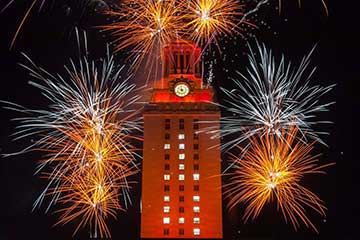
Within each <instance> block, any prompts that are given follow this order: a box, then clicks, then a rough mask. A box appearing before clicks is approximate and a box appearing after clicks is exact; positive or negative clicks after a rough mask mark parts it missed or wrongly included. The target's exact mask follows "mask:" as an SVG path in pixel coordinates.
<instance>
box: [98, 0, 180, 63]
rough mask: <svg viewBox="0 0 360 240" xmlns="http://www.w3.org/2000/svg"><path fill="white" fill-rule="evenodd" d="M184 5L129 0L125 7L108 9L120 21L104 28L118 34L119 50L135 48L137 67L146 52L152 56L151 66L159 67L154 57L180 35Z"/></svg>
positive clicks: (132, 49)
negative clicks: (119, 9)
mask: <svg viewBox="0 0 360 240" xmlns="http://www.w3.org/2000/svg"><path fill="white" fill-rule="evenodd" d="M181 8H182V5H181V4H180V3H178V1H175V0H165V1H159V0H150V1H148V0H141V1H136V2H133V1H125V2H124V3H123V4H122V9H121V11H119V12H116V11H108V12H107V14H108V15H111V16H114V17H118V18H119V20H120V21H117V22H115V23H113V24H110V25H107V26H104V27H102V28H103V29H104V30H105V31H111V32H112V34H113V35H114V36H115V37H116V40H115V44H116V47H115V49H116V50H117V51H119V50H122V49H126V48H129V49H131V50H130V51H131V55H132V56H135V59H137V61H136V62H137V63H138V64H137V65H136V67H138V66H139V64H140V63H141V62H142V61H143V60H144V58H145V57H146V56H152V57H153V58H148V60H147V61H146V63H147V67H149V69H152V68H154V67H156V66H153V65H154V64H156V61H154V58H155V59H156V58H158V57H159V56H160V55H161V54H160V51H161V49H162V47H163V46H164V45H166V44H168V43H170V42H171V41H173V40H175V39H176V38H177V36H178V30H179V26H180V21H181V19H182V16H181V15H180V10H181Z"/></svg>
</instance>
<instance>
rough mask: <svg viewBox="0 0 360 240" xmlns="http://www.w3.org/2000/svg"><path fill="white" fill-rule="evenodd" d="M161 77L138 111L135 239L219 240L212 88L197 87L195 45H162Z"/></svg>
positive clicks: (217, 152) (216, 114)
mask: <svg viewBox="0 0 360 240" xmlns="http://www.w3.org/2000/svg"><path fill="white" fill-rule="evenodd" d="M162 59H163V62H162V68H163V78H162V79H160V80H158V81H156V82H155V83H154V87H153V90H152V95H151V98H150V100H149V102H148V104H147V105H146V106H145V113H144V145H143V146H144V147H143V165H142V201H141V238H143V239H171V238H176V239H221V238H222V201H221V199H222V195H221V175H220V174H221V167H220V150H219V148H218V146H219V144H220V142H219V141H220V140H219V139H218V138H215V139H213V138H211V135H209V134H206V133H205V132H204V131H203V130H204V129H206V128H207V127H212V128H214V127H215V128H218V127H219V120H220V112H219V109H218V108H217V107H216V106H215V105H213V104H211V103H210V102H211V101H213V90H212V89H211V88H210V87H206V88H205V87H204V86H203V82H202V81H203V80H202V79H201V63H200V59H201V49H200V48H198V47H196V46H195V45H194V44H190V43H187V42H185V41H177V42H174V43H172V44H169V45H168V46H166V47H164V48H163V51H162Z"/></svg>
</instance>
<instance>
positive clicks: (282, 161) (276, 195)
mask: <svg viewBox="0 0 360 240" xmlns="http://www.w3.org/2000/svg"><path fill="white" fill-rule="evenodd" d="M297 131H298V130H297V128H296V127H294V128H293V129H292V130H291V131H290V132H291V133H290V134H287V135H286V141H282V140H281V139H280V138H278V137H277V136H276V135H257V136H252V137H251V138H250V143H251V144H250V147H249V149H247V151H246V152H245V154H244V157H243V158H239V157H237V156H235V155H233V161H234V165H233V170H234V171H233V172H232V173H228V174H227V175H229V176H230V177H231V178H230V183H228V184H225V186H224V187H225V189H226V190H225V191H224V195H225V196H226V198H228V199H229V202H228V207H229V209H232V208H234V207H235V206H236V205H238V204H239V203H244V204H245V205H246V209H245V213H244V216H243V219H244V220H245V221H248V220H249V219H252V220H254V219H255V218H257V217H258V215H259V214H260V213H261V211H262V209H263V208H264V206H265V205H266V204H268V203H270V202H273V201H275V202H276V205H277V210H278V211H280V212H281V213H282V215H283V217H284V219H285V221H286V222H287V223H288V222H290V223H291V224H292V226H293V227H294V228H295V230H297V229H298V228H299V227H300V223H301V222H302V223H304V224H305V225H306V226H307V227H311V228H312V229H314V230H315V231H316V232H317V229H316V227H315V225H314V224H313V223H312V222H311V220H310V219H309V217H308V216H307V213H308V211H307V210H308V209H312V210H314V211H316V212H318V213H319V214H320V215H321V216H323V217H325V210H326V208H325V206H324V205H323V201H322V200H321V199H320V198H319V197H317V196H316V195H315V194H314V193H313V192H311V191H310V190H308V189H307V188H305V187H303V186H302V185H301V181H302V179H303V178H304V177H305V176H306V175H308V174H315V173H325V172H324V171H323V168H325V167H328V166H330V165H333V163H330V164H326V165H320V164H319V163H318V160H317V158H318V157H319V155H316V156H312V155H311V151H312V150H313V145H314V143H315V142H313V143H311V144H304V143H303V142H302V141H296V140H297V137H296V134H297ZM240 150H242V149H241V148H240Z"/></svg>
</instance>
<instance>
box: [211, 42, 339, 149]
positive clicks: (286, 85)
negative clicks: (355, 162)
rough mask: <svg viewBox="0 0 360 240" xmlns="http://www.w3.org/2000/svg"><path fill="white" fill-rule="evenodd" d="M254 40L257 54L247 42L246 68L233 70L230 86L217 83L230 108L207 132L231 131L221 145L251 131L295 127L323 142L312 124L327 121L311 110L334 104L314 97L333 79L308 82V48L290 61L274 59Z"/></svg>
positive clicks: (231, 143) (230, 143)
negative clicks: (219, 127) (295, 62)
mask: <svg viewBox="0 0 360 240" xmlns="http://www.w3.org/2000/svg"><path fill="white" fill-rule="evenodd" d="M257 46H258V53H257V54H258V55H257V56H259V61H258V58H257V57H256V55H255V53H254V52H253V50H252V49H251V48H250V54H249V56H248V58H249V61H250V67H249V68H248V69H247V74H246V75H244V74H242V73H238V74H239V76H240V77H241V78H242V80H240V79H235V80H234V83H235V85H236V88H235V89H232V90H228V89H225V88H221V90H222V92H223V93H224V94H225V95H226V97H227V99H226V100H225V104H224V105H225V106H223V107H224V108H225V109H226V111H227V112H228V113H230V114H229V116H225V117H223V118H222V120H221V121H222V130H221V132H218V131H215V132H212V131H211V129H210V130H209V132H212V133H213V134H215V136H217V137H219V136H220V135H221V134H222V136H236V137H234V139H232V140H231V141H228V142H226V143H225V144H224V146H223V147H231V146H234V145H237V144H239V143H241V142H243V141H244V140H246V139H248V138H250V137H251V136H254V135H258V134H260V135H264V134H275V135H277V136H278V137H280V138H282V139H285V137H284V136H283V134H285V135H286V134H287V131H283V130H288V129H291V128H293V127H297V128H298V129H299V131H300V133H301V136H302V140H303V141H305V142H307V141H308V138H311V139H314V140H316V141H318V142H321V143H323V144H325V143H324V142H323V141H322V140H321V139H320V137H319V135H322V134H325V133H323V132H317V131H315V130H313V127H314V126H315V125H317V124H320V123H328V122H327V121H317V120H316V114H317V113H319V112H323V111H327V110H328V107H329V106H330V105H331V104H333V103H332V102H331V103H325V104H321V103H319V98H320V97H321V96H323V95H324V94H326V93H327V92H329V91H330V90H331V89H332V88H333V87H334V85H330V86H326V87H323V86H319V85H315V86H311V85H310V78H311V77H312V75H313V73H314V71H315V68H314V69H311V71H309V73H306V72H307V69H308V66H309V64H310V57H311V54H312V51H313V50H312V51H311V52H310V53H309V54H308V55H307V56H305V57H304V58H303V59H302V61H301V63H300V64H299V65H298V66H297V67H295V66H292V65H291V63H286V61H285V58H284V57H282V58H281V61H280V62H279V63H277V62H276V60H275V58H274V57H273V55H272V52H271V51H268V50H267V49H266V48H265V46H264V45H263V46H260V44H258V45H257Z"/></svg>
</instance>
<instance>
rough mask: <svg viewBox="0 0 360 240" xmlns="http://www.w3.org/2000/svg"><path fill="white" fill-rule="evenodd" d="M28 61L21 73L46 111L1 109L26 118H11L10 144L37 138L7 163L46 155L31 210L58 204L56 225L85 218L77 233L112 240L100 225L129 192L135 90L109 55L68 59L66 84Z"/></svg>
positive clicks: (132, 170)
mask: <svg viewBox="0 0 360 240" xmlns="http://www.w3.org/2000/svg"><path fill="white" fill-rule="evenodd" d="M85 39H86V38H85ZM79 48H80V46H79ZM85 48H86V41H85ZM85 52H87V49H85ZM25 57H26V56H25ZM26 58H27V59H28V60H29V62H30V64H29V65H22V66H23V67H24V68H26V69H27V70H29V71H30V73H31V75H32V76H33V77H34V78H35V79H37V80H38V81H36V82H30V84H31V85H33V86H35V87H36V88H38V89H40V90H41V92H42V94H43V96H45V97H46V98H47V100H49V101H50V102H51V105H50V106H49V108H48V109H47V110H33V109H26V108H23V107H21V106H19V105H16V104H13V103H9V102H6V104H7V107H6V108H8V109H11V110H14V111H17V112H20V113H22V114H24V115H26V116H25V117H21V118H17V119H15V120H16V121H18V122H19V126H18V127H17V129H18V130H17V132H16V133H15V134H14V140H19V139H24V138H29V137H34V138H35V139H37V140H35V142H34V143H32V144H31V145H30V146H28V147H26V148H25V149H23V150H22V151H20V152H17V153H13V154H8V155H7V156H11V155H17V154H23V153H26V152H29V151H40V152H43V153H44V159H43V160H42V161H40V163H39V165H38V168H37V171H36V173H38V174H41V176H43V177H45V178H46V179H48V183H47V186H46V187H45V189H44V190H43V192H42V193H41V194H40V196H39V197H38V199H37V200H36V201H35V203H34V208H35V207H39V206H40V205H41V204H43V201H44V199H45V197H48V198H49V203H48V207H47V211H49V210H50V209H51V208H52V207H54V206H55V205H56V207H59V208H60V210H58V211H57V212H61V213H62V215H61V217H60V220H59V222H58V223H59V224H64V223H68V222H69V221H72V220H74V219H75V218H78V217H81V218H82V219H81V223H80V224H79V225H78V227H77V228H76V230H75V232H74V234H75V233H76V232H77V231H78V230H79V229H80V228H82V227H84V226H85V225H93V226H95V227H94V230H93V231H94V232H93V234H94V236H93V237H98V236H100V237H110V232H109V230H108V228H107V226H106V223H105V220H106V219H107V218H108V217H109V216H114V214H115V211H116V210H119V209H122V208H121V204H120V199H119V198H118V195H119V192H120V191H122V192H124V191H125V192H127V191H128V188H129V185H128V181H127V177H128V176H131V175H133V174H135V173H136V172H138V169H137V166H136V165H137V164H136V162H135V157H136V156H137V154H136V150H137V149H136V148H135V147H134V146H132V144H131V142H132V141H133V140H138V139H137V138H136V137H134V136H131V135H132V133H134V132H137V131H140V130H141V129H140V127H139V123H138V121H137V120H138V113H139V109H140V108H139V107H136V106H137V105H136V103H137V102H138V100H139V96H137V95H135V94H134V91H135V90H136V89H135V85H133V84H129V83H128V80H129V78H130V77H131V76H126V77H123V75H122V74H123V67H119V66H117V65H116V64H115V62H114V57H113V56H111V55H110V53H109V52H108V55H107V58H106V59H104V60H103V61H102V63H101V64H100V66H99V65H97V64H96V63H95V62H94V61H90V60H89V59H88V58H87V57H86V56H85V57H82V58H80V60H79V62H78V63H77V64H76V63H75V62H74V61H72V60H70V62H71V63H70V65H69V66H68V67H65V69H66V74H67V75H66V76H64V77H63V76H61V75H59V74H56V75H53V74H51V73H49V72H47V71H46V70H45V69H43V68H41V67H38V66H37V65H36V64H34V63H33V62H32V61H31V60H30V59H29V58H28V57H26ZM69 80H70V81H69ZM97 188H98V189H97ZM96 189H97V190H96ZM123 197H124V198H126V197H128V194H124V195H123ZM125 200H126V199H125ZM126 201H127V200H126ZM70 203H72V204H70ZM69 204H70V205H69ZM59 205H61V206H59Z"/></svg>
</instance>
